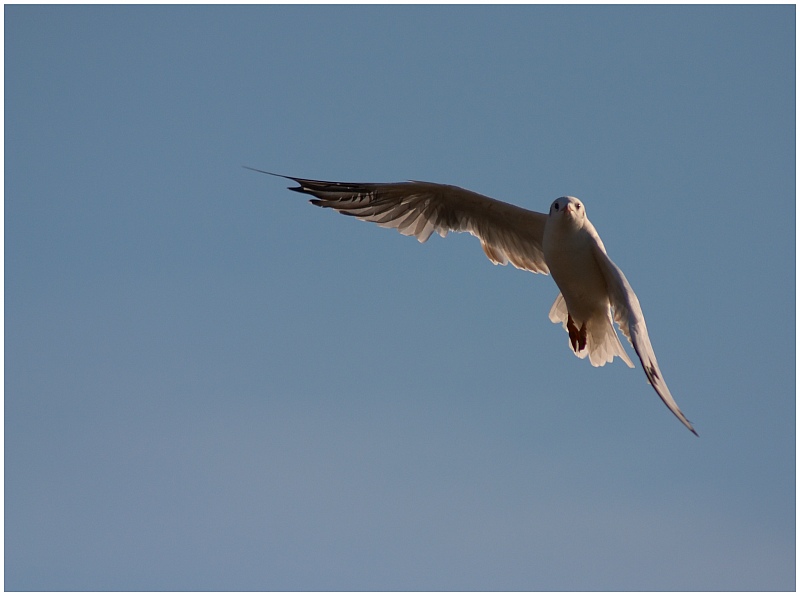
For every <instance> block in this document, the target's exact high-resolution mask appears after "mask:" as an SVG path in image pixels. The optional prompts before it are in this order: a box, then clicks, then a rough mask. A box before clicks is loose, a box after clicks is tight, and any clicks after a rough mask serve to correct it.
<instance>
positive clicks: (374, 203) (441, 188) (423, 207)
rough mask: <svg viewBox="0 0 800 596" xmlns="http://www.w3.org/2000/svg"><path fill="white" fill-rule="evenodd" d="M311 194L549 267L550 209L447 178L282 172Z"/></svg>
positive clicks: (373, 217)
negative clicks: (379, 180)
mask: <svg viewBox="0 0 800 596" xmlns="http://www.w3.org/2000/svg"><path fill="white" fill-rule="evenodd" d="M282 177H283V178H288V179H289V180H294V181H295V182H296V183H297V184H298V185H299V186H295V187H290V190H293V191H295V192H299V193H303V194H307V195H311V196H312V197H313V198H312V199H311V203H313V204H314V205H317V206H319V207H326V208H331V209H335V210H336V211H338V212H339V213H342V214H344V215H351V216H353V217H356V218H358V219H361V220H363V221H370V222H373V223H375V224H378V225H379V226H381V227H385V228H395V229H397V230H398V231H399V232H400V233H401V234H404V235H406V236H414V237H416V238H417V240H419V241H420V242H426V241H427V240H428V238H430V237H431V235H432V234H433V233H434V232H437V233H438V234H439V235H440V236H442V237H445V236H447V233H448V232H468V233H470V234H472V235H473V236H476V237H478V238H479V239H480V241H481V245H482V247H483V250H484V252H485V253H486V256H487V257H489V259H490V260H491V261H492V262H493V263H496V264H503V265H505V264H506V263H511V264H512V265H513V266H514V267H516V268H517V269H525V270H527V271H532V272H534V273H549V269H548V268H547V264H546V263H545V260H544V253H543V252H542V237H543V236H544V226H545V222H546V221H547V215H545V214H543V213H537V212H535V211H529V210H527V209H523V208H521V207H517V206H516V205H511V204H509V203H503V202H501V201H498V200H495V199H492V198H489V197H486V196H484V195H481V194H478V193H475V192H472V191H469V190H465V189H463V188H459V187H457V186H450V185H445V184H435V183H433V182H417V181H410V182H395V183H387V184H376V183H358V182H327V181H323V180H310V179H306V178H295V177H293V176H282Z"/></svg>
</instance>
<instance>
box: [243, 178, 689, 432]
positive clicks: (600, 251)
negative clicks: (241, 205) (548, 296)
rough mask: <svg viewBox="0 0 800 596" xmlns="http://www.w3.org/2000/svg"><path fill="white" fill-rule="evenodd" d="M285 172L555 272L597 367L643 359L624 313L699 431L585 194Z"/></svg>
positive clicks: (333, 200) (405, 228)
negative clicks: (629, 348) (533, 196)
mask: <svg viewBox="0 0 800 596" xmlns="http://www.w3.org/2000/svg"><path fill="white" fill-rule="evenodd" d="M245 167H246V166H245ZM248 169H254V168H248ZM256 171H259V172H263V170H256ZM263 173H266V174H271V172H263ZM272 175H278V174H272ZM282 177H283V178H288V179H290V180H294V181H295V182H297V183H298V184H299V185H300V186H297V187H292V188H291V189H290V190H294V191H296V192H301V193H304V194H309V195H312V196H313V197H314V198H313V199H312V200H311V203H313V204H314V205H317V206H320V207H329V208H333V209H335V210H337V211H339V212H340V213H343V214H345V215H352V216H354V217H357V218H358V219H362V220H365V221H371V222H374V223H377V224H378V225H379V226H383V227H390V228H395V229H397V230H398V231H399V232H400V233H401V234H404V235H407V236H415V237H416V238H417V239H418V240H419V241H420V242H425V241H427V240H428V238H429V237H430V236H431V234H433V232H437V233H438V234H439V235H440V236H442V237H445V236H446V235H447V233H448V232H450V231H453V232H469V233H470V234H472V235H473V236H477V237H478V238H479V239H480V241H481V246H482V248H483V250H484V252H485V253H486V256H487V257H489V259H490V260H491V261H492V262H493V263H495V264H502V265H505V264H506V263H511V264H512V265H514V266H515V267H517V268H518V269H524V270H527V271H531V272H533V273H544V274H547V273H551V274H552V276H553V280H554V281H555V282H556V285H557V286H558V288H559V290H561V293H560V294H559V295H558V297H557V298H556V301H555V302H554V303H553V307H552V308H551V309H550V320H551V321H553V322H554V323H562V324H563V326H564V329H566V330H567V333H568V334H569V340H570V345H571V347H572V350H573V351H574V352H575V354H576V355H577V356H578V357H579V358H586V357H587V356H588V357H589V361H590V362H591V363H592V365H594V366H603V365H604V364H606V363H607V362H611V361H612V360H613V359H614V357H615V356H618V357H619V358H620V359H622V360H623V361H624V362H625V363H626V364H627V365H628V366H630V367H631V368H633V363H632V362H631V360H630V358H629V357H628V355H627V354H626V353H625V349H624V348H623V347H622V343H621V342H620V341H619V337H618V335H617V333H616V331H615V329H614V322H616V323H617V325H618V326H619V328H620V330H621V331H622V333H623V334H624V335H625V337H626V338H627V339H628V341H630V342H631V344H632V345H633V348H634V350H635V351H636V354H637V355H638V356H639V360H640V361H641V363H642V366H643V367H644V372H645V375H646V376H647V380H648V382H649V383H650V384H651V385H652V386H653V388H654V389H655V390H656V393H658V395H659V397H660V398H661V400H662V401H663V402H664V404H666V406H667V407H668V408H669V409H670V410H671V411H672V413H673V414H675V416H677V417H678V419H680V421H681V422H683V424H685V425H686V427H687V428H688V429H689V430H691V431H692V432H693V433H694V434H695V435H696V434H697V432H695V430H694V428H693V427H692V425H691V423H690V422H689V421H688V420H687V419H686V417H685V416H684V415H683V413H682V412H681V411H680V409H679V408H678V405H677V403H675V400H674V399H673V397H672V395H671V394H670V392H669V389H668V388H667V385H666V383H665V382H664V380H663V376H662V375H661V370H660V369H659V366H658V362H657V361H656V357H655V353H654V352H653V347H652V346H651V344H650V338H649V336H648V333H647V326H646V325H645V321H644V315H643V314H642V309H641V306H640V305H639V300H638V298H637V297H636V294H635V293H634V291H633V289H632V288H631V286H630V284H629V283H628V280H627V279H626V278H625V275H624V274H623V273H622V271H621V270H620V269H619V267H617V266H616V265H615V264H614V262H613V261H612V260H611V259H610V258H609V257H608V254H607V253H606V249H605V247H604V246H603V242H602V240H600V236H599V235H598V234H597V231H596V230H595V228H594V226H593V225H592V224H591V222H590V221H589V219H588V218H587V217H586V213H585V209H584V207H583V205H582V204H581V202H580V201H579V200H578V199H576V198H575V197H560V198H558V199H556V200H555V201H553V203H552V205H551V206H550V213H549V215H545V214H543V213H537V212H536V211H530V210H528V209H523V208H521V207H517V206H516V205H511V204H509V203H503V202H501V201H498V200H496V199H492V198H489V197H486V196H483V195H480V194H478V193H474V192H472V191H469V190H465V189H463V188H459V187H457V186H449V185H444V184H435V183H432V182H416V181H411V182H396V183H387V184H380V183H378V184H375V183H350V182H325V181H321V180H309V179H305V178H294V177H291V176H282Z"/></svg>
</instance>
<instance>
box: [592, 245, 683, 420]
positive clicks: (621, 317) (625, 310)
mask: <svg viewBox="0 0 800 596" xmlns="http://www.w3.org/2000/svg"><path fill="white" fill-rule="evenodd" d="M595 259H596V260H597V264H598V265H599V266H600V269H601V270H602V271H603V276H604V277H605V280H606V285H607V286H608V296H609V299H610V301H611V306H612V308H613V309H614V320H615V321H616V322H617V325H619V328H620V329H621V330H622V333H623V334H625V337H627V338H628V341H629V342H631V345H632V346H633V349H634V350H636V354H637V355H638V356H639V360H640V361H641V363H642V366H643V367H644V373H645V374H646V375H647V380H648V381H649V382H650V384H651V385H652V386H653V389H655V390H656V393H658V396H659V397H660V398H661V401H663V402H664V403H665V404H666V406H667V407H668V408H669V409H670V410H671V411H672V413H673V414H675V416H677V417H678V419H679V420H680V421H681V422H683V423H684V424H685V425H686V428H688V429H689V430H690V431H692V432H693V433H694V434H695V435H697V431H695V430H694V427H693V426H692V423H691V422H689V421H688V420H687V419H686V416H684V415H683V412H681V410H680V408H679V407H678V404H677V403H675V399H674V398H673V397H672V394H671V393H670V392H669V388H668V387H667V383H666V382H665V381H664V377H663V375H662V374H661V369H660V368H659V367H658V361H657V360H656V354H655V352H654V351H653V346H652V345H651V344H650V336H649V335H648V334H647V325H646V324H645V322H644V314H643V313H642V307H641V306H640V305H639V299H638V298H637V297H636V294H635V293H634V291H633V288H632V287H631V285H630V284H629V283H628V280H627V279H626V278H625V274H624V273H622V270H621V269H620V268H619V267H617V266H616V264H614V261H612V260H611V259H610V258H609V257H608V255H607V254H606V252H605V250H604V249H603V248H602V244H600V245H598V246H596V247H595Z"/></svg>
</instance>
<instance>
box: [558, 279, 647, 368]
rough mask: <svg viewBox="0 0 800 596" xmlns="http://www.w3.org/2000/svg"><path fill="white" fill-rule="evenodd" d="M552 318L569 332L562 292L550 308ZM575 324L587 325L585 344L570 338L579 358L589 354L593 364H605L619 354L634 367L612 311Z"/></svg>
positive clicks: (565, 304) (567, 316)
mask: <svg viewBox="0 0 800 596" xmlns="http://www.w3.org/2000/svg"><path fill="white" fill-rule="evenodd" d="M550 320H551V321H552V322H553V323H561V324H562V325H563V327H564V329H565V330H566V331H567V333H569V329H568V321H569V312H568V311H567V303H566V302H565V301H564V297H563V296H562V295H561V294H559V295H558V298H556V301H555V302H554V303H553V306H552V308H551V309H550ZM574 324H575V325H576V326H577V325H581V326H583V325H585V326H586V342H585V344H581V343H573V340H572V339H570V347H571V349H572V351H573V352H574V353H575V355H576V356H577V357H578V358H586V357H587V356H588V357H589V362H591V363H592V366H603V365H605V364H606V363H607V362H611V361H613V360H614V357H615V356H619V358H620V359H622V361H623V362H624V363H625V364H627V365H628V366H629V367H631V368H633V362H631V359H630V358H629V357H628V354H627V353H625V348H623V347H622V343H621V342H620V341H619V336H618V335H617V331H616V330H615V329H614V323H613V322H612V320H611V313H610V312H609V313H607V314H606V316H604V317H603V316H599V317H595V318H593V319H589V320H588V321H585V322H578V321H575V322H574Z"/></svg>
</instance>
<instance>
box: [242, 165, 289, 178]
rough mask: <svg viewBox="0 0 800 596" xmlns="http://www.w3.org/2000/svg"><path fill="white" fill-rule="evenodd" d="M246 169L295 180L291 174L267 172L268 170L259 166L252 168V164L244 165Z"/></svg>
mask: <svg viewBox="0 0 800 596" xmlns="http://www.w3.org/2000/svg"><path fill="white" fill-rule="evenodd" d="M242 167H243V168H244V169H245V170H252V171H254V172H259V173H261V174H269V175H270V176H276V177H278V178H286V179H287V180H294V178H292V177H291V176H284V175H283V174H275V173H273V172H267V171H266V170H259V169H258V168H251V167H250V166H242Z"/></svg>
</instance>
